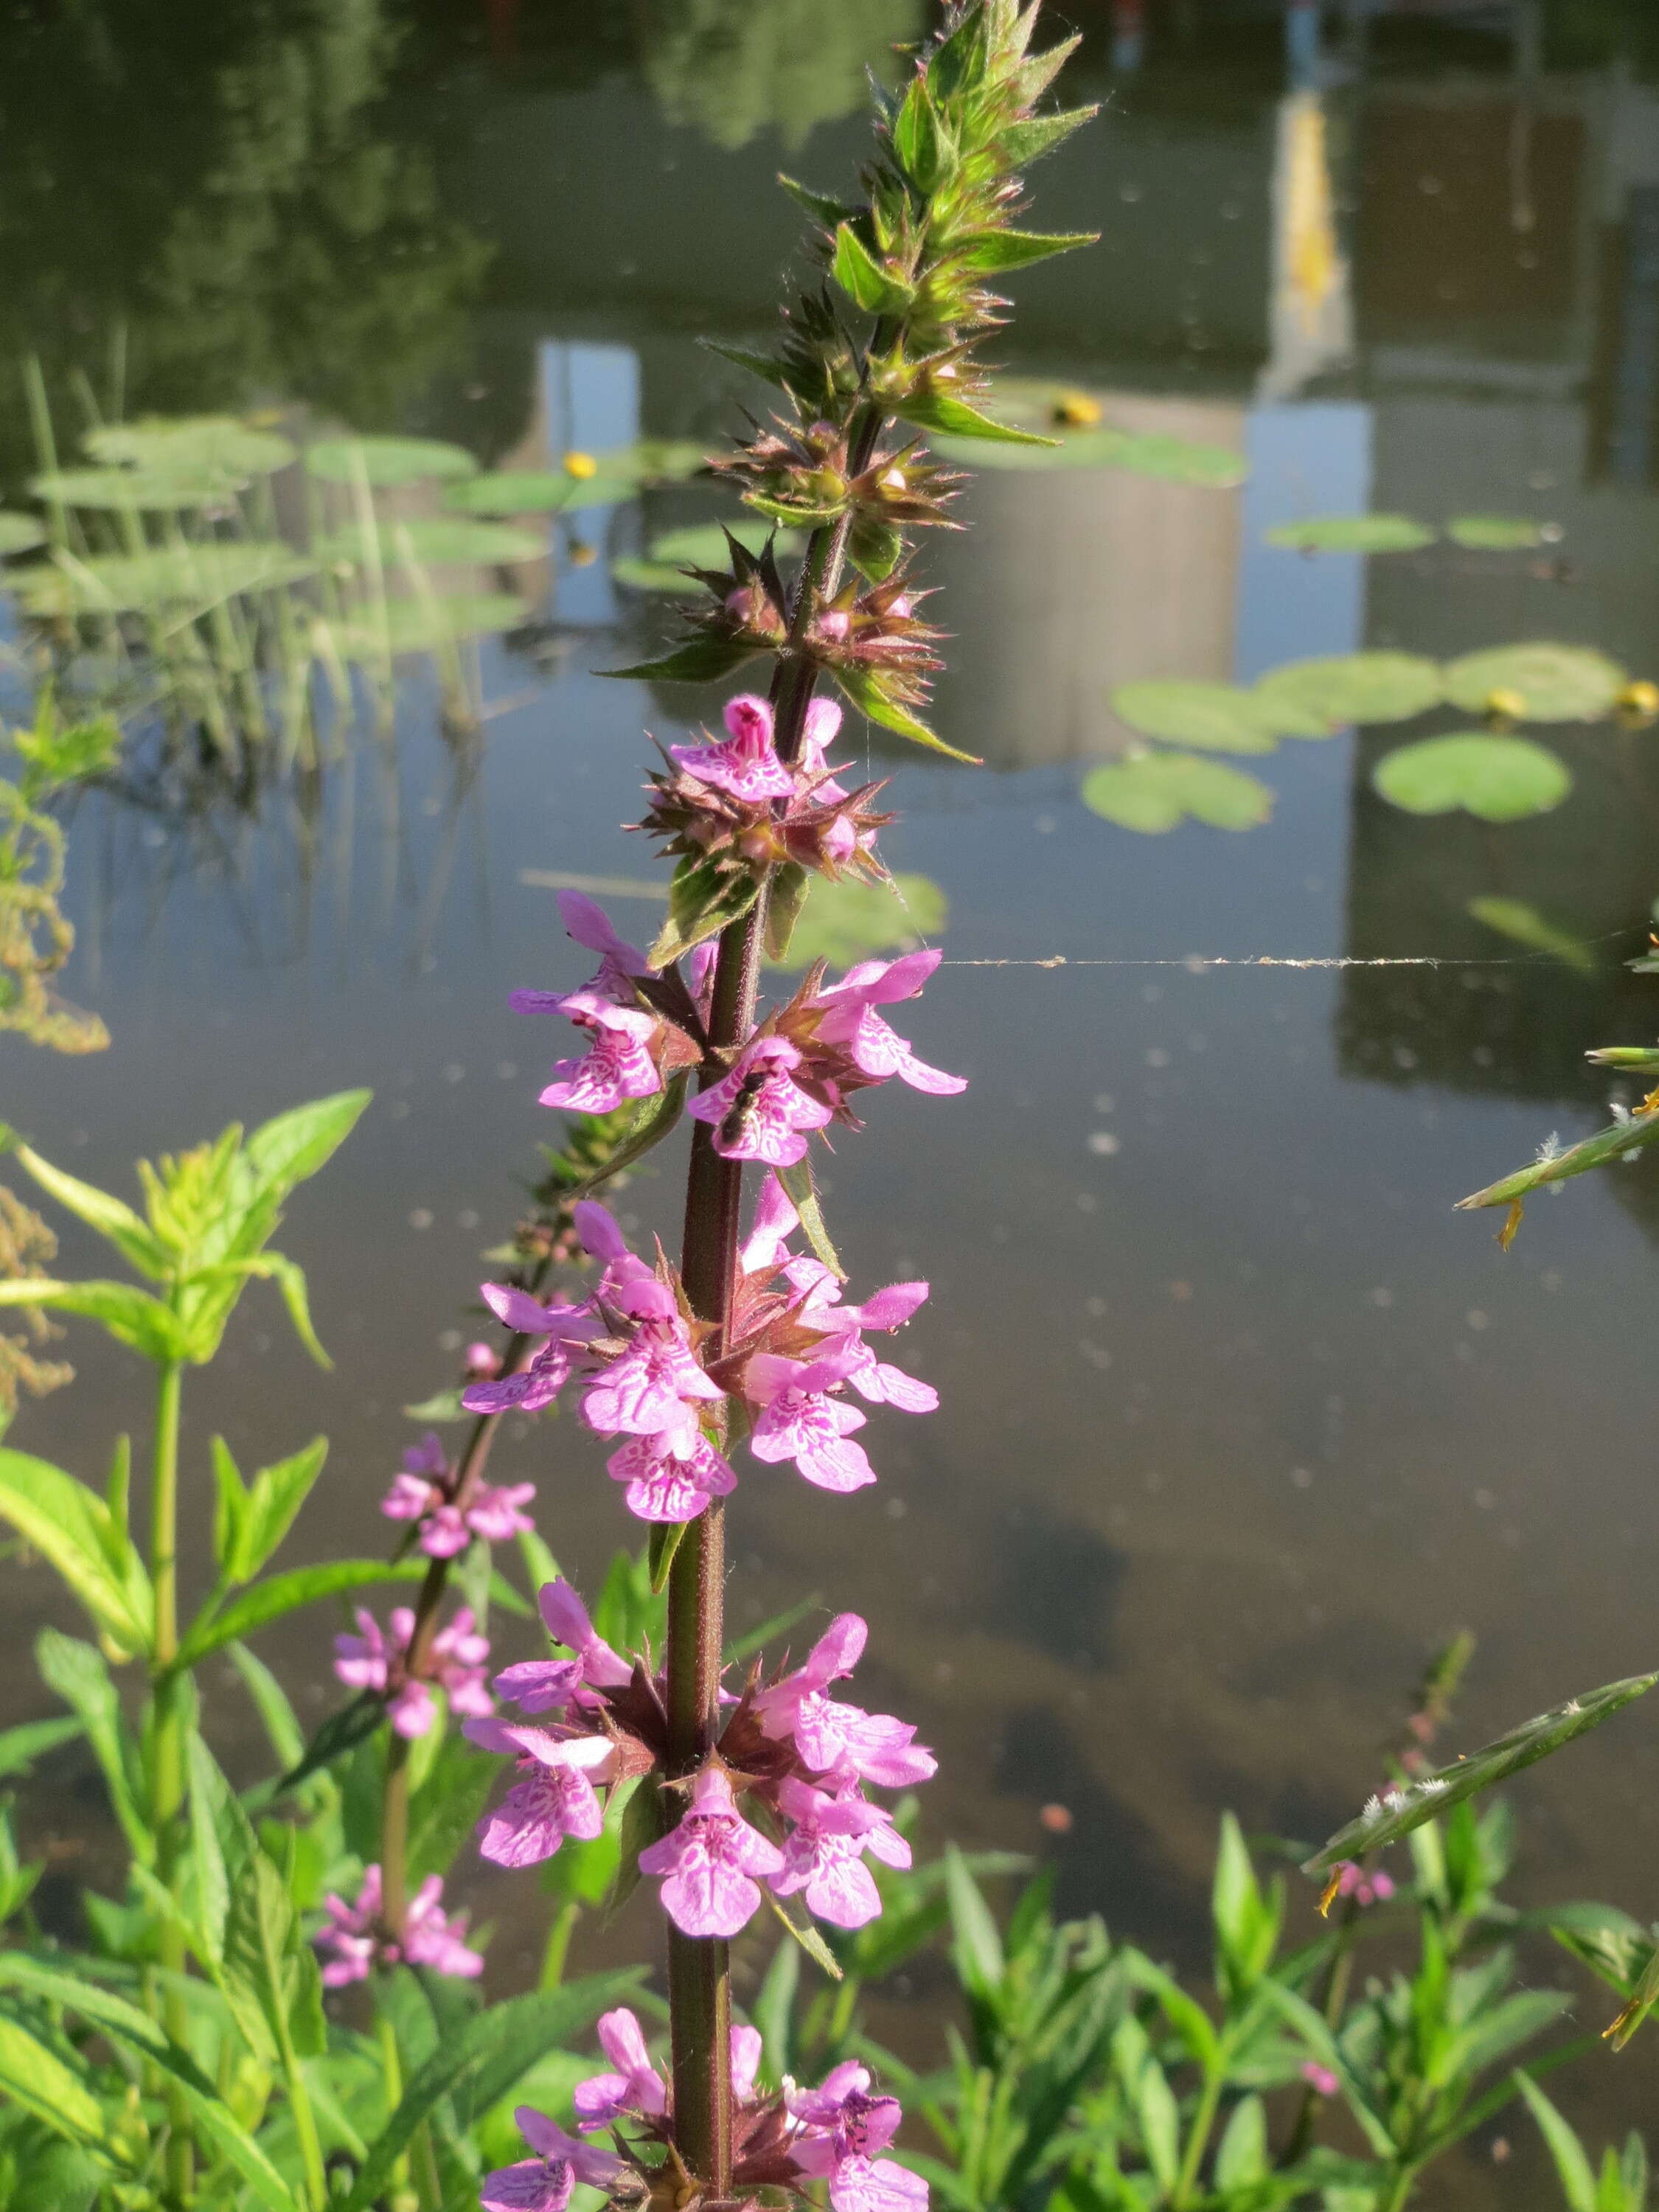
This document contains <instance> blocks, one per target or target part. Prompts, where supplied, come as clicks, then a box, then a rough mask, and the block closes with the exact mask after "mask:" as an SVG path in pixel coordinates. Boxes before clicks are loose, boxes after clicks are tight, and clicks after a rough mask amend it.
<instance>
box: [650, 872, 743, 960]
mask: <svg viewBox="0 0 1659 2212" xmlns="http://www.w3.org/2000/svg"><path fill="white" fill-rule="evenodd" d="M759 896H760V884H758V883H757V880H756V879H755V878H754V877H753V876H737V875H732V873H730V872H729V871H727V870H726V869H725V868H723V867H721V866H720V864H719V863H718V862H717V861H715V860H693V859H691V858H690V857H688V858H687V859H685V860H681V861H680V863H679V865H678V866H677V867H676V869H675V870H674V874H673V878H672V880H671V883H670V884H669V886H668V919H667V921H665V923H664V924H663V926H662V927H661V929H660V930H659V932H658V933H657V939H656V942H655V943H654V944H653V945H652V947H651V951H650V953H649V955H648V957H649V959H650V962H651V964H652V966H653V968H666V967H668V966H669V965H671V963H672V962H674V961H676V960H683V959H684V957H685V955H686V954H687V953H688V952H690V951H691V949H692V947H693V946H694V945H701V944H702V941H703V939H705V938H707V937H717V936H718V935H719V934H720V931H721V930H723V929H725V928H727V927H729V926H730V925H731V924H732V922H734V921H742V919H743V917H744V915H746V914H747V913H748V911H749V909H750V907H752V906H753V905H754V903H755V902H756V900H757V898H758V897H759Z"/></svg>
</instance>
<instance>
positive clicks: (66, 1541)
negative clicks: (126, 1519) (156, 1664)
mask: <svg viewBox="0 0 1659 2212" xmlns="http://www.w3.org/2000/svg"><path fill="white" fill-rule="evenodd" d="M0 1520H4V1521H9V1522H10V1523H11V1525H12V1527H13V1528H15V1529H16V1531H17V1533H18V1534H19V1535H20V1536H21V1537H22V1538H23V1540H24V1541H25V1542H26V1543H27V1544H28V1545H30V1546H31V1547H32V1548H33V1550H35V1551H37V1552H39V1553H40V1556H41V1557H42V1559H46V1560H48V1561H50V1563H51V1564H52V1566H54V1567H55V1568H56V1569H57V1570H58V1573H59V1574H60V1575H61V1576H62V1577H63V1578H64V1581H65V1582H66V1583H68V1584H69V1586H70V1589H72V1590H73V1591H74V1593H75V1595H76V1597H77V1598H79V1600H80V1601H81V1603H82V1605H83V1606H84V1607H86V1609H87V1611H88V1613H90V1614H91V1616H92V1618H93V1620H94V1622H95V1623H96V1624H97V1626H98V1627H99V1628H100V1629H101V1630H102V1631H103V1632H104V1633H105V1634H106V1635H107V1636H109V1637H111V1638H113V1640H114V1641H115V1643H116V1644H118V1645H120V1646H121V1647H122V1648H123V1649H124V1650H127V1651H142V1650H145V1649H147V1647H148V1645H149V1638H150V1634H151V1626H152V1608H151V1599H150V1594H149V1577H148V1576H147V1575H146V1574H145V1572H144V1569H143V1564H142V1562H141V1561H140V1560H139V1559H138V1557H137V1553H134V1552H131V1549H130V1547H129V1549H128V1551H127V1552H126V1553H122V1554H120V1556H123V1557H124V1558H125V1559H126V1567H125V1572H124V1573H119V1574H118V1573H117V1572H116V1571H115V1570H114V1568H113V1567H112V1565H111V1559H112V1555H113V1554H114V1553H116V1550H117V1538H118V1531H117V1529H116V1527H115V1523H114V1522H113V1520H112V1516H111V1514H110V1510H109V1507H108V1506H107V1505H106V1504H105V1502H104V1500H103V1499H102V1498H100V1497H99V1495H98V1493H97V1492H96V1491H94V1490H89V1489H88V1487H87V1486H86V1485H85V1484H84V1483H82V1482H77V1481H76V1480H75V1478H74V1476H73V1475H70V1474H64V1471H63V1469H62V1468H56V1467H53V1466H52V1465H51V1464H50V1463H49V1462H47V1461H46V1460H43V1459H33V1458H31V1457H30V1455H28V1454H27V1452H19V1451H11V1450H9V1449H0Z"/></svg>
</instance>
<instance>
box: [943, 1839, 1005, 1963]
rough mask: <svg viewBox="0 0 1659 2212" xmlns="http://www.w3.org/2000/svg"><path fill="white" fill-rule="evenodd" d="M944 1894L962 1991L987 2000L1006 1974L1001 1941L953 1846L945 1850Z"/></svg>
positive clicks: (989, 1911)
mask: <svg viewBox="0 0 1659 2212" xmlns="http://www.w3.org/2000/svg"><path fill="white" fill-rule="evenodd" d="M945 1897H946V1899H948V1901H949V1904H950V1908H951V1937H952V1942H951V1956H952V1958H953V1959H954V1960H955V1962H956V1968H957V1974H958V1976H959V1977H960V1978H961V1980H962V1983H963V1987H964V1988H965V1989H967V1990H969V1991H971V1992H972V1994H973V1995H974V1996H977V1997H982V1998H989V1997H990V1996H992V1995H993V1994H994V1992H995V1990H997V1989H998V1988H999V1987H1000V1984H1001V1981H1002V1978H1003V1975H1004V1974H1005V1973H1006V1971H1007V1966H1006V1960H1004V1958H1003V1955H1002V1938H1001V1937H1000V1936H999V1935H998V1933H997V1923H996V1922H995V1920H994V1918H993V1917H992V1915H991V1908H990V1906H989V1905H987V1903H986V1902H985V1897H984V1893H983V1892H982V1891H981V1888H980V1887H979V1885H978V1883H977V1882H976V1881H975V1880H974V1877H973V1876H972V1875H970V1874H969V1871H968V1868H967V1864H966V1863H965V1861H964V1860H963V1856H962V1853H961V1852H960V1851H959V1850H957V1847H956V1845H955V1844H946V1845H945Z"/></svg>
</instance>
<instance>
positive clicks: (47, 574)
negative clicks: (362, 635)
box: [8, 538, 317, 618]
mask: <svg viewBox="0 0 1659 2212" xmlns="http://www.w3.org/2000/svg"><path fill="white" fill-rule="evenodd" d="M316 568H317V563H316V562H315V561H314V560H309V559H307V557H306V556H304V555H303V554H299V553H296V552H295V550H294V549H293V547H292V546H291V545H284V544H280V543H276V542H273V543H270V544H264V543H262V542H260V541H258V540H252V539H246V538H228V539H225V540H223V541H222V542H216V543H212V544H204V545H190V546H172V545H156V546H151V547H150V548H149V550H147V551H145V552H143V553H106V554H100V555H97V556H94V558H93V559H91V560H89V561H77V562H73V563H66V564H65V565H64V566H63V567H59V566H58V563H57V562H38V563H36V564H35V565H34V566H33V567H30V568H19V569H16V570H14V571H13V572H12V574H10V575H9V578H8V581H9V584H10V585H11V586H12V588H13V589H14V590H15V592H17V595H18V597H19V598H20V599H21V600H22V602H23V605H25V606H26V607H27V609H28V611H29V612H30V613H31V614H36V615H51V616H59V617H65V618H67V617H70V616H73V615H81V614H131V613H137V612H148V611H158V610H160V609H162V608H185V607H210V606H217V605H219V604H220V603H221V602H222V600H225V599H236V598H238V597H240V596H241V595H243V594H245V593H247V592H261V591H270V590H273V589H275V588H276V587H277V586H282V585H285V584H293V583H297V582H299V581H300V580H301V578H303V577H306V576H309V575H313V574H315V572H316Z"/></svg>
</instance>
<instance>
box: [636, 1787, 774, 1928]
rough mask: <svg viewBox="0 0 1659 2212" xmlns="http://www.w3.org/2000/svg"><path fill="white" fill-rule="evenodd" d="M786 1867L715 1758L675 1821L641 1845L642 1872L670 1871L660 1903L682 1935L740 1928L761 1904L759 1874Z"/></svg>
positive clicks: (663, 1887) (664, 1873)
mask: <svg viewBox="0 0 1659 2212" xmlns="http://www.w3.org/2000/svg"><path fill="white" fill-rule="evenodd" d="M782 1870H783V1856H782V1854H781V1852H780V1851H779V1850H778V1849H777V1847H776V1845H775V1844H769V1843H768V1841H767V1840H766V1838H765V1837H764V1836H763V1835H762V1834H761V1833H760V1832H759V1831H758V1830H757V1829H754V1828H751V1827H750V1826H749V1825H748V1823H747V1822H746V1821H745V1820H744V1819H743V1818H742V1816H741V1815H740V1814H739V1813H738V1808H737V1807H736V1806H735V1805H734V1804H733V1802H732V1785H731V1784H730V1783H729V1782H728V1781H727V1780H726V1777H725V1775H724V1774H723V1773H721V1771H720V1769H719V1768H718V1767H715V1766H706V1767H704V1768H703V1770H702V1772H701V1773H700V1774H699V1775H698V1777H697V1778H696V1781H695V1782H694V1783H693V1784H692V1785H691V1802H690V1807H689V1808H688V1809H687V1811H686V1813H685V1814H684V1817H683V1818H682V1820H680V1823H679V1825H678V1827H676V1828H674V1829H673V1830H672V1831H671V1832H670V1833H669V1834H668V1835H666V1836H664V1837H663V1838H661V1840H660V1841H659V1842H657V1843H654V1844H649V1845H647V1848H646V1849H645V1850H642V1851H641V1853H640V1871H641V1874H649V1875H664V1876H665V1881H664V1882H663V1886H662V1903H663V1910H664V1911H665V1912H666V1913H667V1915H668V1917H669V1918H670V1919H671V1921H672V1922H673V1923H674V1925H675V1926H676V1927H677V1928H678V1929H679V1931H680V1933H681V1934H682V1935H683V1936H735V1935H736V1934H737V1933H738V1929H741V1928H744V1927H746V1926H747V1925H748V1923H749V1922H750V1920H751V1919H752V1918H753V1917H754V1915H755V1913H756V1912H757V1911H758V1910H759V1907H760V1902H761V1893H760V1890H759V1887H758V1886H757V1883H756V1881H755V1880H754V1876H755V1875H774V1874H781V1872H782Z"/></svg>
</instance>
